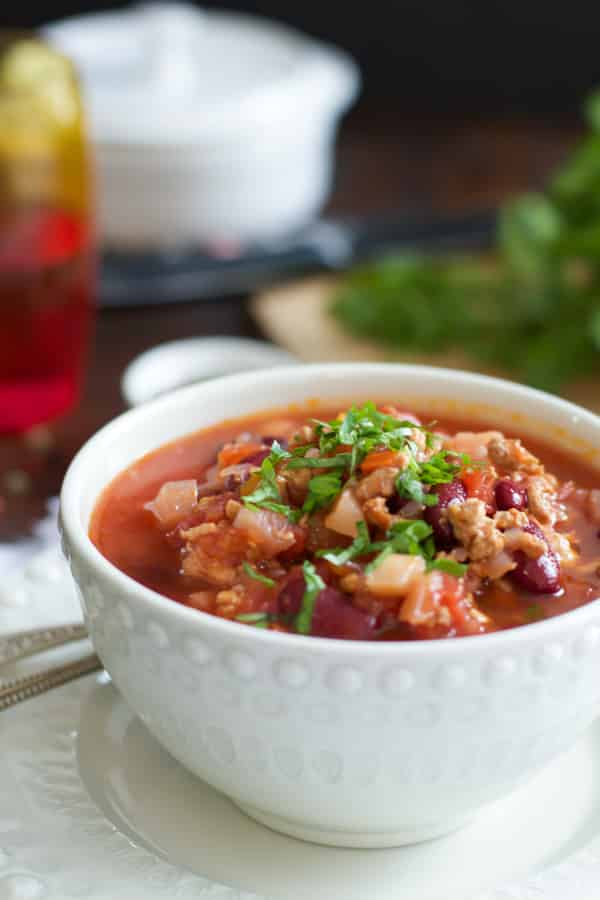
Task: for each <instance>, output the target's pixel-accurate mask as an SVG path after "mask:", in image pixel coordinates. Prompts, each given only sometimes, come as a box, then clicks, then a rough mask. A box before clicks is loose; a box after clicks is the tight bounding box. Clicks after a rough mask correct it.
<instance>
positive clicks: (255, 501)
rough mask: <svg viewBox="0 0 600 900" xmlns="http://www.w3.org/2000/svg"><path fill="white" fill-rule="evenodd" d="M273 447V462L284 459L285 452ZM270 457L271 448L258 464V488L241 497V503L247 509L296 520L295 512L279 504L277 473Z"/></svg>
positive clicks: (277, 445) (278, 447)
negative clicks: (269, 511) (266, 511)
mask: <svg viewBox="0 0 600 900" xmlns="http://www.w3.org/2000/svg"><path fill="white" fill-rule="evenodd" d="M274 446H275V447H276V450H275V461H278V460H280V459H284V458H286V457H284V456H283V455H282V454H284V453H285V454H287V450H283V451H282V450H281V447H280V446H279V444H277V443H276V442H275V444H274ZM272 456H273V448H271V454H270V455H269V456H267V457H266V459H263V461H262V463H261V464H260V473H259V477H260V483H259V485H258V487H257V488H256V490H255V491H253V492H252V493H251V494H246V496H245V497H242V501H243V503H244V505H245V506H247V507H248V509H254V510H256V509H269V510H271V511H272V512H276V513H280V514H281V515H282V516H287V517H288V518H289V519H292V520H294V519H295V518H297V515H296V511H295V510H293V509H292V508H291V507H290V506H286V505H285V504H284V503H282V502H281V495H280V493H279V487H278V485H277V473H276V472H275V466H274V463H273V458H272ZM288 456H289V454H288Z"/></svg>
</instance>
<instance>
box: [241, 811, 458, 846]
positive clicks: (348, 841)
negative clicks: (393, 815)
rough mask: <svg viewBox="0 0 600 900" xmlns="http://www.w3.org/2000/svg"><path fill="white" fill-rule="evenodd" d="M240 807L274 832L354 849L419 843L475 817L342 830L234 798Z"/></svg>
mask: <svg viewBox="0 0 600 900" xmlns="http://www.w3.org/2000/svg"><path fill="white" fill-rule="evenodd" d="M233 802H234V803H235V805H236V806H237V807H238V809H241V810H242V812H244V813H245V814H246V815H247V816H249V817H250V818H251V819H254V820H255V821H256V822H260V824H261V825H266V826H267V828H270V829H271V830H272V831H277V832H279V833H281V834H286V835H288V836H289V837H294V838H298V839H299V840H301V841H307V842H309V843H311V844H322V845H324V846H326V847H351V848H354V849H362V850H368V849H372V850H375V849H380V850H381V849H384V848H386V847H405V846H407V845H410V844H420V843H422V842H423V841H430V840H433V839H434V838H438V837H443V836H444V835H446V834H451V833H452V832H453V831H458V830H459V829H460V828H463V827H464V826H465V825H468V824H469V822H470V821H471V819H472V817H468V818H465V819H461V820H460V821H456V820H454V821H453V822H452V823H451V824H449V823H447V822H446V823H445V824H444V825H439V824H437V825H434V824H433V823H432V824H430V825H425V826H414V827H407V828H401V829H399V830H396V831H353V830H352V831H350V830H349V831H343V830H338V829H328V828H319V827H318V826H314V825H310V824H304V823H302V822H299V821H298V820H297V819H287V818H285V817H284V816H277V815H274V814H273V813H270V812H267V811H266V810H264V809H259V808H258V807H256V806H250V805H248V804H245V803H237V802H236V801H235V800H234V801H233Z"/></svg>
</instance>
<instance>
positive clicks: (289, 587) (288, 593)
mask: <svg viewBox="0 0 600 900" xmlns="http://www.w3.org/2000/svg"><path fill="white" fill-rule="evenodd" d="M305 590H306V584H305V582H304V574H303V572H302V569H300V568H294V569H292V570H291V571H290V572H289V573H288V575H286V577H285V580H284V581H283V583H282V585H281V587H280V589H279V592H278V594H277V597H276V598H275V600H274V601H273V603H272V604H271V609H270V610H269V611H270V612H271V613H272V614H273V615H275V616H281V617H282V618H284V619H290V618H293V617H294V616H297V615H298V613H299V612H300V607H301V605H302V597H303V596H304V591H305Z"/></svg>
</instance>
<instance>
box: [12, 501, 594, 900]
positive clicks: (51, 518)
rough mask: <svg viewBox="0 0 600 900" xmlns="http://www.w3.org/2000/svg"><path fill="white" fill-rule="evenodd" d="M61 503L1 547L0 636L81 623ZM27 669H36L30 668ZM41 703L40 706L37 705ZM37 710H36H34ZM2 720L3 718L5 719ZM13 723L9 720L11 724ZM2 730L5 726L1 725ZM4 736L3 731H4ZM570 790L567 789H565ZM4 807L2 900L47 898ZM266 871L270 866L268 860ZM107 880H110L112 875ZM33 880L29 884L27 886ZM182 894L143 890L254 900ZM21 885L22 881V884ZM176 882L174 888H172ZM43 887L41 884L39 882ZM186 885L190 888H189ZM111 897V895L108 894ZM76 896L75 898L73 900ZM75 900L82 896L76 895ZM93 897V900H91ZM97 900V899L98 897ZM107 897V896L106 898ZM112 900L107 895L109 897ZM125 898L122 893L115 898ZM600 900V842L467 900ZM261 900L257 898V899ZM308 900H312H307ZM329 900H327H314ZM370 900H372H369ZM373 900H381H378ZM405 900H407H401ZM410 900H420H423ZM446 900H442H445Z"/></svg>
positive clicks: (131, 896)
mask: <svg viewBox="0 0 600 900" xmlns="http://www.w3.org/2000/svg"><path fill="white" fill-rule="evenodd" d="M57 508H58V501H56V500H53V501H51V502H50V504H49V507H48V515H47V517H46V519H45V520H44V521H43V522H41V523H40V524H39V525H38V527H37V528H36V530H35V533H34V535H33V536H32V537H31V538H29V539H27V540H25V541H23V542H21V543H17V544H0V576H1V577H0V636H1V635H3V634H9V633H12V632H16V631H23V630H26V629H29V628H38V627H39V628H41V627H45V626H48V625H56V624H62V623H67V622H77V621H81V618H82V616H81V610H80V607H79V603H78V600H77V597H76V595H75V591H74V589H71V588H70V586H69V578H70V576H68V572H67V568H66V563H65V562H64V560H63V559H62V557H61V554H60V547H59V539H58V533H57V527H56V515H57ZM28 665H31V663H29V664H28ZM19 672H20V670H18V669H14V668H12V669H11V668H10V667H8V666H7V667H4V668H3V669H2V672H1V673H0V676H1V678H2V679H7V678H12V677H14V676H15V674H18V673H19ZM32 702H38V701H32ZM32 708H33V707H32ZM1 715H2V714H0V716H1ZM7 721H8V720H7ZM0 724H1V723H0ZM0 734H1V731H0ZM565 789H566V790H568V787H567V786H565ZM4 805H5V804H4V801H3V800H2V801H0V900H31V898H38V897H39V898H42V897H43V896H52V898H53V900H54V897H57V896H58V895H56V894H51V895H47V894H46V892H45V890H44V892H43V893H40V892H39V891H38V893H36V892H35V891H36V890H38V888H37V887H36V881H35V878H32V876H29V875H23V874H22V873H21V874H19V873H18V872H16V873H15V872H12V871H8V869H6V868H5V872H7V873H8V874H3V873H2V869H3V860H4V861H5V859H4V857H3V854H5V858H6V859H8V856H7V855H6V853H5V851H4V850H3V829H2V825H3V810H2V808H1V807H2V806H4ZM156 865H157V866H158V868H162V870H163V871H165V872H166V871H167V869H168V870H171V869H172V867H169V866H167V864H163V863H159V862H158V861H156ZM265 865H268V861H267V860H265ZM107 877H109V878H110V875H109V873H108V872H107ZM28 878H29V881H28V880H27V879H28ZM181 878H182V880H181V881H179V882H178V883H179V885H180V887H179V889H177V890H176V891H175V892H173V891H172V890H170V889H169V888H168V887H167V886H166V884H165V892H164V893H163V891H162V889H161V890H160V892H159V893H157V892H156V891H155V890H153V889H152V890H150V889H149V888H148V887H146V888H145V889H144V892H143V896H144V897H145V898H146V897H147V898H150V897H152V898H154V897H158V896H164V898H165V900H166V898H171V897H180V896H181V897H182V898H183V897H186V898H188V897H190V898H191V897H198V898H200V897H202V898H207V900H212V898H215V900H217V898H223V900H234V898H236V897H237V898H250V896H251V895H249V894H245V893H239V892H237V891H233V890H231V889H230V888H226V887H225V886H223V885H209V884H208V883H207V882H206V881H205V880H203V879H200V878H198V879H196V878H195V877H194V876H189V875H184V874H183V873H182V875H181ZM19 879H20V880H19ZM174 883H175V882H171V885H173V884H174ZM40 884H41V882H40ZM184 884H185V887H184ZM109 894H110V892H109ZM72 896H75V894H74V895H72ZM76 896H83V895H80V894H77V895H76ZM88 896H89V895H88ZM93 896H94V897H95V896H96V894H95V893H93ZM102 896H104V894H103V895H102ZM107 896H108V895H107ZM117 896H118V897H119V898H120V897H123V898H124V897H125V896H126V894H124V893H122V891H121V890H117V892H116V893H115V894H114V895H113V898H114V900H117ZM138 896H142V895H140V894H138V892H137V890H136V891H135V892H130V893H128V894H127V900H137V897H138ZM599 898H600V836H599V837H598V838H596V839H594V840H593V841H592V842H591V843H590V844H588V845H587V846H586V847H585V849H583V850H580V851H578V852H576V853H575V854H573V855H572V856H570V857H569V858H568V859H567V860H565V861H564V862H562V863H560V864H558V865H555V866H553V867H551V868H548V869H545V870H544V871H542V872H539V873H537V874H535V875H533V876H530V877H528V878H526V879H525V880H521V881H519V882H515V883H511V884H505V885H502V886H499V887H497V888H494V889H493V890H491V891H486V892H484V893H483V894H479V895H478V896H477V897H476V898H465V900H599ZM256 900H258V898H256ZM307 900H309V898H307ZM310 900H326V898H310ZM365 900H367V898H366V897H365ZM369 900H371V898H369ZM372 900H377V898H376V897H373V898H372ZM398 900H405V898H400V897H399V898H398ZM406 900H419V898H418V897H411V898H406ZM440 900H443V898H440Z"/></svg>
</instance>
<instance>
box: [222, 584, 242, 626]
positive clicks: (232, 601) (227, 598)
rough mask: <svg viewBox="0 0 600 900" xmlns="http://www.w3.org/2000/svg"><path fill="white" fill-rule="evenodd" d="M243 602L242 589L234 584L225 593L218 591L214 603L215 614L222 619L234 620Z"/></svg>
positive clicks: (239, 585)
mask: <svg viewBox="0 0 600 900" xmlns="http://www.w3.org/2000/svg"><path fill="white" fill-rule="evenodd" d="M244 600H245V591H244V587H243V586H242V585H241V584H236V585H234V587H232V588H229V589H228V590H225V591H219V593H218V594H217V598H216V601H215V613H216V614H217V615H218V616H221V617H222V618H224V619H235V617H236V616H237V615H238V613H240V612H241V611H242V608H243V605H244Z"/></svg>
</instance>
